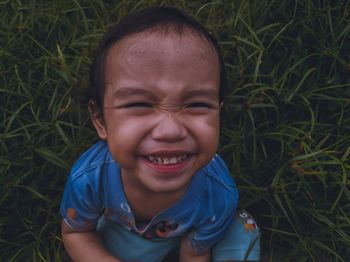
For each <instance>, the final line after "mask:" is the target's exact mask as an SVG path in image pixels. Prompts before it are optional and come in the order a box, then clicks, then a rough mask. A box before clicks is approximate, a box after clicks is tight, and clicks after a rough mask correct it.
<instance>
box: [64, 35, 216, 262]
mask: <svg viewBox="0 0 350 262" xmlns="http://www.w3.org/2000/svg"><path fill="white" fill-rule="evenodd" d="M105 79H106V88H105V94H104V108H103V112H102V114H94V113H95V112H94V108H93V107H92V106H91V107H90V111H92V113H93V114H94V117H93V118H92V120H93V124H94V126H95V128H96V130H97V133H98V135H99V137H100V138H101V139H103V140H106V141H107V143H108V147H109V149H110V152H111V154H112V156H113V158H114V159H115V160H116V162H117V163H118V164H119V165H120V167H121V176H122V183H123V187H124V190H125V195H126V196H127V199H128V201H129V204H130V206H131V209H132V211H133V214H134V216H135V219H136V220H151V219H152V218H153V217H154V216H155V215H157V214H158V213H159V212H161V211H162V210H164V209H165V208H168V207H169V206H170V205H172V204H174V203H175V202H176V201H178V200H179V199H180V198H181V197H182V195H183V194H184V192H185V191H186V189H187V187H188V185H189V183H190V181H191V179H192V177H193V175H194V174H195V173H196V172H197V171H198V170H199V169H200V168H202V167H203V166H205V165H206V164H207V163H208V162H209V161H210V160H211V159H212V157H213V156H214V154H215V152H216V150H217V145H218V137H219V113H220V102H219V79H220V75H219V62H218V58H217V54H216V52H215V51H214V50H213V48H212V47H211V46H210V45H209V44H208V43H207V42H206V41H205V40H203V39H202V38H200V37H199V36H196V35H194V34H193V33H191V32H187V33H185V34H183V35H181V36H180V35H177V34H175V33H154V32H153V33H149V32H144V33H138V34H134V35H132V36H129V37H127V38H125V39H124V40H122V41H121V42H120V43H118V44H115V45H114V46H112V47H111V49H110V50H109V53H108V56H107V59H106V72H105ZM150 157H151V158H152V157H153V158H157V157H163V158H166V159H168V160H169V159H171V158H174V157H177V158H183V159H182V161H180V162H177V163H172V164H170V165H169V164H168V165H165V164H164V163H154V160H153V162H152V161H151V159H150ZM155 162H157V161H155ZM144 199H147V200H148V201H147V203H145V202H144V201H143V200H144ZM62 231H63V240H64V244H65V246H66V248H67V250H68V252H69V254H71V252H72V254H73V253H74V254H77V255H76V256H74V255H72V256H73V258H76V260H77V261H78V260H79V259H80V258H81V259H82V260H84V259H85V258H84V257H85V255H86V254H90V253H92V252H95V251H96V252H97V254H99V255H101V256H102V257H105V259H106V260H105V261H109V260H108V259H112V260H111V261H117V260H113V259H115V258H110V257H109V254H108V253H107V252H106V251H105V250H104V249H103V248H102V246H101V244H100V242H99V240H98V236H97V235H96V233H95V232H94V229H93V228H92V229H91V232H84V233H78V232H72V231H71V230H70V229H69V228H68V227H67V226H66V225H65V223H63V226H62ZM86 234H87V235H86ZM73 236H74V238H75V239H74V240H73ZM77 238H79V239H80V238H84V240H83V241H84V242H83V243H85V244H86V245H88V246H89V248H86V247H85V248H84V249H83V247H82V245H83V244H76V243H80V240H79V241H78V240H77ZM77 245H80V246H81V247H79V248H77ZM79 250H85V251H83V252H80V251H79ZM95 254H96V253H95ZM88 257H90V255H88ZM100 260H101V259H100ZM180 260H181V261H209V260H210V252H209V251H207V252H205V253H202V254H198V253H197V252H196V251H195V250H194V249H193V248H192V246H191V245H190V244H188V242H187V241H186V236H184V237H183V240H182V243H181V248H180ZM84 261H87V260H84Z"/></svg>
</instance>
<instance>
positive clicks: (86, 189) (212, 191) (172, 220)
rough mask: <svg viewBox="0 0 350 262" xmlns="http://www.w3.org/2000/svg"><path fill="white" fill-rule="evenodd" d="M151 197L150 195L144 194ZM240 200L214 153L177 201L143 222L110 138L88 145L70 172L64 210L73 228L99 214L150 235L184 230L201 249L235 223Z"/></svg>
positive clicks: (87, 225)
mask: <svg viewBox="0 0 350 262" xmlns="http://www.w3.org/2000/svg"><path fill="white" fill-rule="evenodd" d="M145 201H147V199H145ZM237 202H238V191H237V188H236V185H235V183H234V181H233V179H232V178H231V177H230V175H229V173H228V170H227V167H226V165H225V163H224V161H223V160H222V159H221V158H220V157H219V156H218V155H216V156H215V157H214V158H213V159H212V160H211V161H210V162H209V164H207V165H206V166H205V167H203V168H202V169H201V170H199V171H198V172H197V173H196V174H195V175H194V176H193V178H192V180H191V183H190V185H189V187H188V189H187V191H186V192H185V194H184V195H183V196H182V198H181V199H180V200H178V201H177V202H176V203H175V204H174V205H172V206H170V207H169V208H167V209H165V210H164V211H162V212H161V213H159V214H158V215H156V216H155V217H154V218H153V219H152V220H151V221H150V222H148V223H145V224H138V223H135V218H134V216H133V213H132V210H131V209H130V206H129V204H128V201H127V199H126V196H125V194H124V190H123V186H122V182H121V176H120V167H119V166H118V163H116V162H115V161H114V160H113V158H112V156H111V154H110V152H109V150H108V146H107V143H106V142H99V143H97V144H95V145H94V146H92V147H91V148H90V149H89V150H88V151H86V152H85V153H84V154H82V156H81V157H80V159H79V160H78V161H77V162H76V164H75V165H74V166H73V168H72V170H71V173H70V175H69V178H68V181H67V184H66V187H65V190H64V196H63V200H62V202H61V208H60V211H61V214H62V216H63V219H64V221H65V222H66V223H67V225H68V226H70V227H71V228H72V229H74V230H77V231H79V230H80V231H83V230H84V229H85V228H91V226H96V225H97V222H98V220H99V219H100V218H101V216H104V217H105V219H107V220H109V221H111V222H115V223H118V224H120V225H122V226H124V227H125V228H126V229H128V230H129V231H131V232H134V233H135V234H138V235H141V236H143V237H145V238H148V239H161V238H170V237H178V236H182V235H184V234H185V233H188V232H190V233H189V234H188V240H189V241H190V242H191V243H192V245H193V246H194V248H196V249H197V250H206V249H210V248H211V247H212V246H213V245H214V244H216V243H217V242H218V241H219V240H220V239H221V238H222V237H223V236H224V234H225V231H226V229H227V228H228V227H229V226H230V225H231V223H232V221H233V219H234V215H235V211H236V207H237Z"/></svg>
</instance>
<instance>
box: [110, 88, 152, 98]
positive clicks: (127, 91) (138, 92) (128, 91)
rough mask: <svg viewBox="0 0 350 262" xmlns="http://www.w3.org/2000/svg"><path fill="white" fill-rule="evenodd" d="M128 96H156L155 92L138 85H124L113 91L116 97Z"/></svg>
mask: <svg viewBox="0 0 350 262" xmlns="http://www.w3.org/2000/svg"><path fill="white" fill-rule="evenodd" d="M128 96H129V97H130V96H146V97H152V98H154V94H153V93H152V92H151V91H149V90H147V89H143V88H138V87H122V88H118V89H117V90H116V91H115V92H114V93H113V97H115V98H122V97H128Z"/></svg>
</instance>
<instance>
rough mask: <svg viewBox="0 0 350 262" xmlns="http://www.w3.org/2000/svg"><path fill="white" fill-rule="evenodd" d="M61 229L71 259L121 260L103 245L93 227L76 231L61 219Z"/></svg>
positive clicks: (106, 261) (86, 261) (114, 261)
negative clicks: (88, 229) (89, 229)
mask: <svg viewBox="0 0 350 262" xmlns="http://www.w3.org/2000/svg"><path fill="white" fill-rule="evenodd" d="M61 229H62V240H63V244H64V247H65V248H66V250H67V252H68V254H69V255H70V257H71V258H72V260H73V261H78V262H79V261H84V262H89V261H91V262H93V261H104V262H118V261H121V260H119V259H117V258H116V257H114V256H112V254H110V253H109V252H108V251H107V250H106V249H105V248H104V247H103V245H102V241H101V238H100V236H99V234H98V233H97V232H96V231H94V229H91V230H92V231H84V232H77V231H74V230H72V229H71V228H70V227H69V226H68V225H67V224H66V223H65V222H64V221H62V226H61Z"/></svg>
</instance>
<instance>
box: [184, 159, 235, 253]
mask: <svg viewBox="0 0 350 262" xmlns="http://www.w3.org/2000/svg"><path fill="white" fill-rule="evenodd" d="M208 172H209V176H210V177H211V183H210V184H208V192H207V195H206V197H207V199H206V201H205V205H204V206H203V207H202V209H203V211H202V212H203V218H202V219H200V221H199V223H198V224H197V226H195V228H194V229H193V230H192V231H191V233H190V234H189V235H188V240H189V242H190V243H191V245H192V247H193V248H194V249H195V250H196V251H197V252H199V253H201V252H203V251H206V250H208V249H211V248H212V247H213V246H214V245H215V244H216V243H217V242H218V241H219V240H220V239H222V238H223V237H224V235H225V233H226V232H227V230H228V228H229V227H230V226H231V224H232V223H233V221H234V218H235V213H236V208H237V203H238V190H237V187H236V185H235V183H234V181H233V179H232V178H231V176H230V175H229V173H228V170H227V167H226V165H225V163H224V162H223V160H222V159H221V158H219V157H218V156H217V157H215V158H214V159H213V161H212V162H211V163H210V164H209V165H208Z"/></svg>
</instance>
